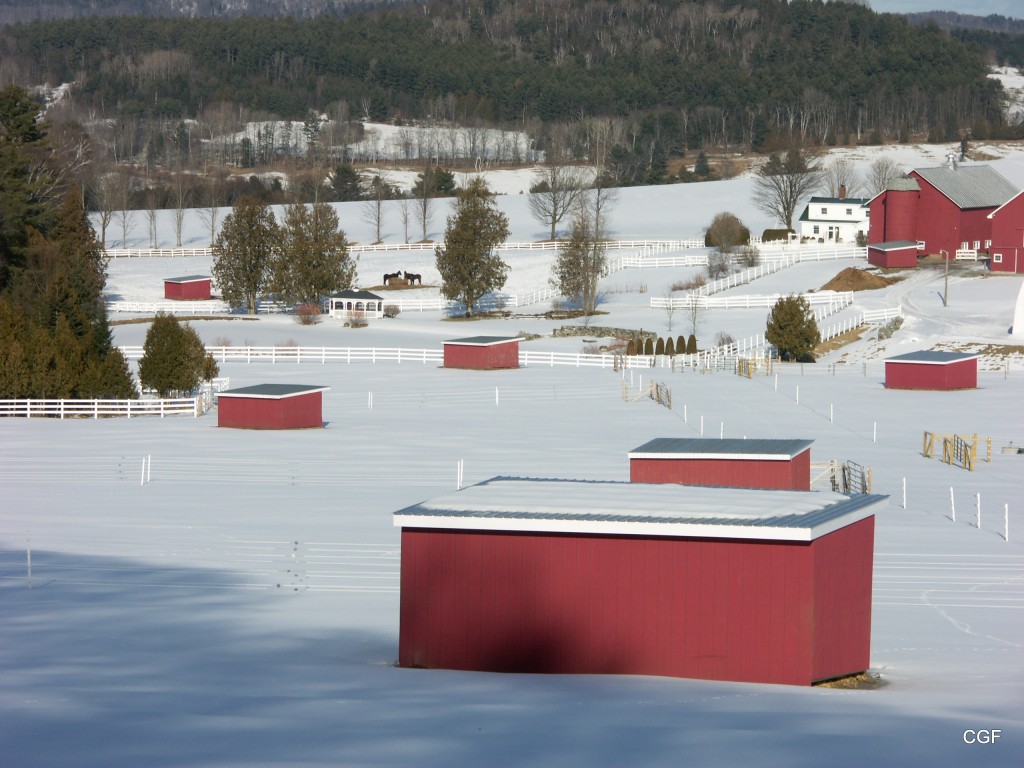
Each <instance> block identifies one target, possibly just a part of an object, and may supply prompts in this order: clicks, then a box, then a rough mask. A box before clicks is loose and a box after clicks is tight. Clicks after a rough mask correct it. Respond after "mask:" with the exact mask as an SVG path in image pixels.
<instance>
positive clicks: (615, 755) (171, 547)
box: [0, 180, 1024, 768]
mask: <svg viewBox="0 0 1024 768" xmlns="http://www.w3.org/2000/svg"><path fill="white" fill-rule="evenodd" d="M744 183H746V182H744V181H743V180H737V181H734V182H722V183H721V186H706V187H698V186H696V185H691V186H689V187H682V188H657V189H642V190H624V191H623V193H622V198H621V200H620V202H619V203H618V204H617V207H616V209H615V213H614V217H615V227H616V229H617V230H618V231H619V232H620V236H623V237H625V236H647V237H668V236H683V235H688V234H693V233H694V232H695V231H697V230H699V228H700V226H702V225H703V224H705V223H707V222H708V221H710V219H711V217H712V216H713V214H714V213H715V212H716V211H717V210H719V208H720V207H721V208H722V209H733V210H737V209H739V210H737V213H740V215H741V217H743V218H744V220H747V218H748V216H749V218H750V219H751V222H754V221H756V218H755V217H756V214H751V213H750V211H749V203H745V202H744V201H745V200H746V199H747V196H745V195H746V193H742V192H741V191H740V190H742V189H743V187H742V184H744ZM729 185H732V186H729ZM718 190H721V192H719V191H718ZM683 191H686V195H684V194H682V192H683ZM687 195H689V196H687ZM518 203H519V199H518V198H505V199H503V204H504V205H509V206H510V208H509V210H510V216H511V217H512V219H513V229H514V232H517V233H519V234H517V235H514V237H518V238H520V239H528V238H532V237H534V236H535V231H536V230H537V229H538V228H537V226H536V225H535V223H533V222H532V220H530V219H529V217H528V216H525V214H524V211H525V206H523V207H522V208H521V209H519V210H518V213H515V209H514V206H515V204H518ZM743 206H748V207H747V208H744V207H743ZM513 213H515V215H514V216H513ZM353 222H354V224H353V226H354V228H356V229H358V224H357V223H355V219H353ZM644 222H648V223H646V224H645V223H644ZM346 226H348V225H346ZM199 231H201V229H200V230H199ZM669 232H675V233H676V234H675V235H669V234H668V233H669ZM190 235H191V236H193V237H200V235H199V232H197V231H190ZM168 236H169V232H168V231H167V230H166V229H163V230H162V231H161V237H162V238H167V237H168ZM381 258H382V259H383V258H384V257H381ZM391 258H393V257H392V256H388V257H387V259H391ZM400 258H401V259H402V264H401V265H400V266H402V267H405V268H408V269H413V267H414V266H415V265H418V264H419V265H424V266H429V261H422V262H416V261H414V260H413V258H414V257H413V255H409V254H402V255H401V257H400ZM427 258H429V257H427ZM509 258H510V260H511V259H512V258H513V255H510V256H509ZM515 258H517V259H518V258H519V256H515ZM407 259H408V261H407ZM549 259H550V254H548V255H547V256H544V255H529V256H527V255H522V262H519V261H516V262H514V263H513V277H514V279H517V280H521V282H522V285H523V286H524V288H525V286H526V285H527V284H530V286H531V287H539V286H535V285H534V284H535V283H536V282H538V281H540V282H543V281H544V280H546V273H547V268H548V263H547V262H546V260H549ZM383 264H384V261H382V262H380V263H373V265H372V271H371V268H370V266H368V265H367V263H366V262H361V264H360V275H364V274H369V275H372V274H373V273H376V272H378V271H384V270H382V269H381V267H382V266H383ZM393 265H395V264H394V262H392V261H388V262H387V266H388V271H390V269H391V268H393ZM406 265H408V266H406ZM849 265H850V264H849V263H843V262H838V263H836V262H832V263H822V264H806V265H802V266H799V267H794V268H792V269H790V270H785V271H783V272H781V273H778V274H777V275H773V276H771V277H769V278H765V279H764V280H763V281H758V282H755V283H752V284H751V285H749V286H746V287H745V288H742V289H737V290H740V291H745V292H750V293H769V292H777V291H789V290H806V289H809V288H820V287H821V285H823V284H824V283H825V282H826V281H827V280H828V279H829V278H830V277H831V276H832V275H833V274H835V272H837V271H838V270H839V269H841V268H843V267H845V266H849ZM204 266H206V265H204V264H201V263H188V264H187V265H186V263H185V262H184V261H183V260H175V261H173V262H170V261H169V260H162V261H159V260H155V259H146V260H134V259H133V260H117V261H115V262H113V263H112V264H111V267H110V281H109V289H110V291H111V292H112V293H116V294H118V295H120V296H122V297H123V298H128V299H131V298H140V297H143V295H144V296H145V297H147V298H149V297H151V296H150V293H151V292H152V291H154V290H157V291H158V290H159V287H157V288H154V286H159V285H160V280H161V278H163V277H170V276H175V275H183V274H190V273H193V272H203V271H205V270H204ZM395 266H399V265H395ZM861 266H862V265H861ZM686 275H687V271H686V270H661V269H659V270H632V271H624V272H619V273H616V274H615V275H613V276H611V277H609V278H607V280H606V281H605V282H606V285H605V286H604V287H605V288H606V289H607V299H606V302H605V304H604V305H603V307H602V308H603V309H605V310H607V311H608V315H606V316H604V317H602V318H600V319H599V320H598V321H597V322H599V323H600V324H601V325H611V326H619V327H631V328H636V327H643V328H647V329H653V330H657V331H659V332H661V333H665V332H666V331H667V322H668V318H667V317H666V315H665V313H664V312H662V311H657V310H652V309H650V308H649V299H650V297H651V295H658V292H659V291H663V290H665V289H666V288H667V287H668V286H669V285H670V284H671V283H672V282H673V281H674V280H676V279H679V278H681V277H685V276H686ZM368 284H372V281H371V282H370V283H368ZM1021 284H1022V278H1019V277H988V276H983V275H980V274H977V273H974V272H966V273H960V272H956V273H954V275H953V277H952V279H951V281H950V302H949V306H948V307H943V306H942V295H941V294H942V286H943V281H942V274H941V273H940V272H929V271H924V270H922V271H921V272H919V273H916V274H914V275H912V276H909V277H908V278H907V279H906V280H904V281H903V282H901V283H897V284H895V285H893V286H890V287H888V288H885V289H882V290H880V291H873V292H869V293H867V294H865V295H863V296H858V299H857V301H858V306H870V307H872V308H874V307H876V306H890V305H894V304H895V303H902V304H903V306H904V308H905V312H906V313H907V315H908V317H907V321H906V323H905V325H904V327H903V328H902V329H901V330H900V331H898V332H897V333H896V335H894V336H893V337H892V339H890V340H888V341H886V342H878V341H877V340H875V339H873V338H871V334H868V336H867V337H866V338H864V339H863V340H862V341H860V342H857V343H855V344H853V345H851V346H849V347H846V348H844V349H842V350H840V351H838V352H836V353H833V354H832V355H830V356H829V357H828V358H827V359H826V360H825V361H823V364H818V365H813V366H812V365H808V366H802V367H801V366H793V367H786V368H783V369H782V370H781V372H780V373H779V376H778V379H777V380H776V378H775V376H774V375H773V376H759V377H756V378H754V379H745V378H740V377H737V376H734V375H731V374H726V373H714V374H695V373H692V372H691V373H685V374H684V373H672V372H671V371H667V370H663V369H655V370H645V371H643V372H641V371H634V372H633V373H632V374H630V373H628V372H627V373H625V374H622V373H615V372H613V371H611V370H603V371H602V370H596V369H575V368H557V367H556V368H527V369H520V370H516V371H503V372H490V373H483V372H469V371H451V370H444V369H440V368H437V367H435V366H433V365H423V364H422V363H412V364H410V363H406V362H403V363H402V364H401V365H398V364H394V363H387V364H377V365H371V364H354V365H351V366H347V365H344V364H341V363H328V364H324V365H321V364H306V363H303V364H301V365H296V364H294V363H292V364H288V365H285V364H278V365H270V364H252V365H246V364H241V363H226V364H223V365H222V366H221V373H222V375H225V376H229V377H230V379H231V383H232V385H233V386H244V385H247V384H255V383H261V382H293V383H310V384H324V385H328V386H330V387H331V389H330V390H329V391H328V392H326V393H325V400H324V418H325V420H326V422H327V424H326V428H325V429H323V430H308V431H307V430H303V431H298V432H279V433H263V432H259V433H252V432H243V431H235V430H221V429H218V428H217V427H216V414H215V413H209V414H207V415H205V416H202V417H200V418H198V419H195V418H189V417H175V418H167V419H157V418H133V419H131V420H100V421H93V420H76V421H63V422H62V421H58V420H42V419H39V420H36V419H33V420H25V419H7V420H2V421H0V577H2V578H0V722H2V723H3V725H2V726H0V755H2V759H0V764H3V765H5V766H6V765H11V766H18V767H19V768H35V767H36V766H40V767H42V766H47V767H48V766H54V765H73V766H83V767H90V768H91V767H92V766H96V767H97V768H100V767H102V768H122V767H123V768H128V767H129V766H131V767H132V768H135V767H136V766H195V767H196V768H199V767H200V766H202V767H204V768H205V767H211V766H216V767H217V768H228V767H234V766H238V767H241V766H246V767H253V766H394V767H396V768H404V767H406V766H425V767H428V768H429V767H432V766H437V767H438V768H440V766H446V767H447V766H476V765H483V764H486V765H492V766H508V767H509V768H511V767H512V766H525V765H530V766H552V767H555V766H557V767H558V768H564V767H567V766H580V767H581V768H584V767H585V768H592V767H595V766H597V767H600V766H608V767H609V768H618V767H619V766H624V765H631V766H665V767H666V768H668V767H672V768H675V767H676V766H680V765H702V766H704V765H707V766H746V765H760V766H768V767H769V768H774V767H775V766H778V767H779V768H789V767H791V766H820V765H822V764H829V765H833V766H858V767H859V766H863V765H864V764H866V763H874V764H879V765H901V766H942V767H944V766H950V767H953V766H956V767H957V768H959V767H960V766H971V767H973V766H994V767H998V768H1005V767H1008V766H1017V765H1021V764H1024V715H1022V712H1024V662H1022V658H1024V647H1022V646H1024V548H1022V544H1021V542H1022V541H1024V532H1022V523H1024V517H1022V512H1021V510H1022V509H1024V495H1022V489H1024V480H1022V478H1024V455H1020V454H1010V453H1003V452H1002V450H1001V449H1002V448H1003V447H1004V446H1008V445H1010V444H1011V443H1012V444H1013V445H1024V416H1022V413H1021V408H1020V403H1021V400H1022V397H1024V364H1022V363H1021V362H1020V360H1019V356H1018V357H1017V358H1016V359H1015V358H1013V357H1002V356H999V357H997V356H990V357H987V358H986V359H985V361H986V366H984V367H986V368H990V369H992V370H986V371H984V372H983V373H982V374H981V376H980V382H979V389H977V390H974V391H964V392H952V393H921V392H917V393H915V392H901V391H887V390H885V389H884V387H883V386H882V378H883V373H882V365H881V362H880V361H881V359H882V357H884V356H886V355H888V354H891V353H894V352H903V351H909V350H910V349H918V348H930V347H933V346H936V345H939V344H946V345H959V346H963V345H988V344H1006V343H1007V342H1008V341H1010V339H1009V337H1008V336H1007V334H1006V329H1007V326H1008V324H1009V322H1010V319H1011V317H1012V312H1013V302H1014V300H1015V299H1016V296H1017V293H1018V292H1019V291H1020V289H1021ZM642 285H646V289H647V292H646V293H641V292H640V287H641V286H642ZM424 290H427V289H424ZM538 309H544V307H539V308H538ZM764 315H765V313H764V311H753V310H730V311H724V310H723V311H716V312H714V313H708V315H707V316H706V317H704V318H703V319H702V321H701V322H702V326H701V328H700V330H699V335H700V336H701V337H702V338H706V337H707V336H709V335H713V334H714V333H716V332H717V331H719V330H724V331H727V332H730V333H732V335H734V336H736V337H737V338H739V337H741V336H746V335H750V334H753V333H758V332H760V331H762V330H763V327H764ZM115 319H117V318H115ZM560 324H561V323H559V322H554V321H550V320H545V319H543V318H528V317H516V318H512V319H509V320H484V321H478V322H474V323H464V322H454V321H444V320H442V319H441V318H440V317H439V315H438V314H437V313H424V314H417V313H403V314H402V315H400V316H399V317H398V318H395V319H394V320H389V321H383V320H382V321H376V322H372V323H371V324H370V325H369V327H367V328H365V329H348V328H342V327H341V326H340V325H339V324H337V323H331V322H325V323H322V324H321V325H318V326H312V327H305V326H299V325H297V324H295V323H294V322H293V321H292V320H290V319H289V318H287V317H270V316H261V317H259V318H258V319H255V320H246V319H242V318H235V319H231V320H227V319H224V320H216V321H195V327H196V328H197V330H198V331H199V332H200V334H201V335H202V337H203V338H204V340H205V341H207V343H210V344H214V343H224V342H230V343H231V344H233V345H235V346H241V345H243V344H245V343H251V344H256V345H266V344H287V343H296V344H302V345H306V346H388V347H395V346H402V347H411V348H423V347H429V348H437V347H438V346H439V345H440V342H441V340H442V339H445V338H453V337H457V336H465V335H477V334H492V333H493V334H513V333H518V332H519V331H533V332H536V333H541V334H548V333H550V331H551V330H552V328H553V327H554V326H556V325H560ZM674 324H675V328H674V331H673V335H675V334H676V333H688V332H689V328H688V327H687V320H686V319H685V318H684V317H683V316H682V313H676V315H675V317H674ZM145 331H146V326H145V324H130V325H119V326H116V327H115V338H116V341H117V343H119V344H124V345H138V344H141V343H142V340H143V338H144V335H145ZM586 343H587V342H586V341H584V340H582V339H579V338H576V339H554V338H550V337H544V338H541V339H539V340H537V341H533V342H529V344H530V345H531V346H530V347H529V348H536V349H557V350H565V351H570V350H571V351H578V350H581V349H582V347H583V345H584V344H586ZM1018 343H1019V342H1018ZM1007 360H1009V361H1010V367H1009V369H1008V370H1007V369H1006V368H1005V367H1004V366H1005V364H1006V361H1007ZM829 362H836V363H843V364H837V365H835V366H829V365H828V363H829ZM641 375H643V378H644V379H648V380H649V377H650V376H653V377H654V378H655V380H657V381H660V382H663V383H665V384H667V385H668V386H669V387H671V388H672V390H673V401H674V404H675V407H674V409H673V410H669V409H666V408H664V407H661V406H658V405H656V404H655V403H654V402H652V401H650V400H640V401H637V402H625V401H624V400H623V399H622V388H623V384H625V385H627V386H631V387H632V389H633V391H634V392H635V391H637V390H638V389H639V387H640V385H641V380H640V379H641ZM643 383H644V384H646V383H647V382H646V381H644V382H643ZM495 390H498V391H499V392H500V399H499V403H498V404H496V397H495ZM371 392H372V393H373V398H372V404H373V407H372V409H371V408H370V407H369V404H370V398H369V393H371ZM798 394H799V396H798ZM830 413H831V414H832V418H831V420H830ZM684 414H685V416H684ZM702 423H703V425H704V434H708V435H713V436H718V435H719V434H722V435H724V436H726V437H743V436H747V437H797V438H811V439H814V440H815V443H814V447H813V449H812V451H813V460H814V461H825V460H827V459H832V458H835V459H841V460H847V459H848V460H852V461H856V462H858V463H861V464H864V465H866V466H870V467H872V469H873V476H874V491H875V492H878V493H885V494H890V495H891V500H890V504H889V506H888V508H887V509H886V510H885V511H884V512H883V513H882V514H881V515H880V516H879V518H878V520H877V533H876V552H875V583H874V599H873V606H874V610H873V626H872V652H871V664H872V671H874V672H875V673H877V674H879V675H880V676H881V679H882V681H883V682H884V685H883V686H882V687H880V688H878V689H876V690H859V691H841V690H826V689H819V688H814V689H803V688H792V687H786V686H768V685H746V684H735V683H715V682H707V681H694V680H676V679H659V678H645V677H597V676H578V677H574V676H570V677H564V676H533V675H494V674H470V673H461V672H447V671H427V670H407V669H398V668H395V667H394V666H393V663H394V661H395V658H396V656H397V642H398V591H397V586H398V570H399V535H398V531H397V530H396V529H395V528H394V527H393V526H392V521H391V513H393V512H394V511H396V510H398V509H401V508H403V507H405V506H408V505H410V504H413V503H416V502H418V501H422V500H424V499H427V498H430V497H432V496H436V495H440V494H442V493H447V492H449V491H450V490H452V489H453V488H454V486H455V481H456V465H457V462H458V461H459V460H460V459H461V460H464V462H465V482H467V483H473V482H478V481H480V480H483V479H486V478H488V477H491V476H494V475H498V474H504V475H522V476H548V477H571V478H595V479H596V478H601V479H619V480H624V479H626V478H627V477H628V467H627V459H626V454H627V452H628V451H629V450H631V449H633V448H635V447H637V446H639V445H641V444H643V443H644V442H646V441H648V440H650V439H651V438H654V437H661V436H693V435H697V434H700V429H701V427H700V425H701V424H702ZM924 431H933V432H959V433H967V434H973V433H978V434H979V435H981V436H982V437H991V438H992V440H993V456H992V461H991V463H987V462H980V463H979V465H978V467H977V469H976V470H975V471H974V472H967V471H965V470H963V469H959V468H956V467H950V466H947V465H945V464H942V463H940V462H939V461H937V460H934V459H926V458H924V457H922V456H921V447H922V436H923V432H924ZM145 456H151V457H152V458H151V461H152V474H151V477H150V482H147V483H145V484H144V485H143V484H140V479H141V476H142V475H141V468H142V461H143V457H145ZM904 480H905V482H906V506H905V507H904V504H903V488H904ZM951 488H952V489H953V491H952V493H953V498H954V502H955V516H956V521H954V520H952V519H951V517H952V510H951V508H950V489H951ZM979 499H980V507H981V519H980V521H977V523H980V524H976V504H977V502H978V500H979ZM1004 505H1007V506H1008V509H1009V533H1008V537H1009V540H1008V541H1007V540H1005V538H1004V537H1005V535H1006V529H1005V528H1004V525H1005V522H1004ZM708 587H709V588H711V587H712V585H708ZM968 729H973V730H977V729H999V730H1000V731H1001V734H1000V736H1001V737H1000V739H999V741H998V742H997V743H996V744H995V745H985V746H983V745H978V744H973V745H969V744H966V743H965V742H964V732H965V731H966V730H968Z"/></svg>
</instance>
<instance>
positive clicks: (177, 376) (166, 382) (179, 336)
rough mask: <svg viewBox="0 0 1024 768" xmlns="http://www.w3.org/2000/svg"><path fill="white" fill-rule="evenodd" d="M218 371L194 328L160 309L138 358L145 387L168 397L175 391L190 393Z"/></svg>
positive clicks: (140, 378)
mask: <svg viewBox="0 0 1024 768" xmlns="http://www.w3.org/2000/svg"><path fill="white" fill-rule="evenodd" d="M217 373H218V368H217V363H216V361H214V359H213V356H212V355H210V354H209V353H208V352H207V351H206V347H204V346H203V342H202V340H201V339H200V338H199V334H198V333H196V331H195V329H194V328H192V327H191V326H190V325H188V324H185V325H181V324H180V323H179V322H178V318H176V317H175V316H174V315H166V314H164V313H163V312H158V313H157V315H156V317H155V318H154V319H153V324H152V325H151V326H150V327H149V330H148V331H147V332H146V341H145V343H144V344H143V347H142V359H141V360H139V382H140V383H141V384H142V386H143V387H145V388H147V389H155V390H156V391H157V393H158V394H159V395H160V397H169V396H170V395H171V393H172V392H184V393H188V392H191V391H192V390H194V389H195V388H196V387H197V386H198V385H199V382H201V381H209V380H210V379H212V378H214V377H215V376H216V375H217Z"/></svg>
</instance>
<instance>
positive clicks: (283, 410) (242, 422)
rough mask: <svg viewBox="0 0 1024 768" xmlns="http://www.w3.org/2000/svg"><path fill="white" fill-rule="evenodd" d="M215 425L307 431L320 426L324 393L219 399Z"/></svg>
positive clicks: (321, 424)
mask: <svg viewBox="0 0 1024 768" xmlns="http://www.w3.org/2000/svg"><path fill="white" fill-rule="evenodd" d="M217 426H219V427H235V428H238V429H308V428H311V427H322V426H323V392H310V393H309V394H306V395H296V396H294V397H282V398H265V397H251V398H250V397H221V398H218V399H217Z"/></svg>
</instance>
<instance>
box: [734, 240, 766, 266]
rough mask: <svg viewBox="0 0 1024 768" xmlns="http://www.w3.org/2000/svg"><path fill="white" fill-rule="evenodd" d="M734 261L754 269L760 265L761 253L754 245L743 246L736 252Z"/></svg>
mask: <svg viewBox="0 0 1024 768" xmlns="http://www.w3.org/2000/svg"><path fill="white" fill-rule="evenodd" d="M736 259H737V260H738V261H739V263H740V264H742V265H743V266H745V267H756V266H757V265H758V264H760V263H761V252H760V251H759V250H758V249H757V246H756V245H744V246H741V247H740V249H739V250H738V251H737V252H736Z"/></svg>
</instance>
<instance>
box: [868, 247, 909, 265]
mask: <svg viewBox="0 0 1024 768" xmlns="http://www.w3.org/2000/svg"><path fill="white" fill-rule="evenodd" d="M868 262H869V263H871V264H874V265H875V266H876V267H886V268H892V267H916V266H917V243H915V242H912V241H910V240H894V241H892V242H891V243H875V244H874V245H869V246H868Z"/></svg>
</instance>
